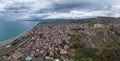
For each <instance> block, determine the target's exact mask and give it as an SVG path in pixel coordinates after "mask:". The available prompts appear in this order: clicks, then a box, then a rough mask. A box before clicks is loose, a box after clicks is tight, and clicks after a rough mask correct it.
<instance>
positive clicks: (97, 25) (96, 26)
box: [94, 24, 105, 28]
mask: <svg viewBox="0 0 120 61" xmlns="http://www.w3.org/2000/svg"><path fill="white" fill-rule="evenodd" d="M94 27H95V28H104V27H105V26H104V24H94Z"/></svg>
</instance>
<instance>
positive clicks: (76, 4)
mask: <svg viewBox="0 0 120 61" xmlns="http://www.w3.org/2000/svg"><path fill="white" fill-rule="evenodd" d="M97 16H109V17H119V16H120V0H0V21H1V20H8V21H14V20H29V19H36V18H38V19H76V18H90V17H97Z"/></svg>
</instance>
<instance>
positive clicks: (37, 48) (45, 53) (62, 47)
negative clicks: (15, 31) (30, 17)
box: [3, 24, 104, 61]
mask: <svg viewBox="0 0 120 61" xmlns="http://www.w3.org/2000/svg"><path fill="white" fill-rule="evenodd" d="M87 27H88V25H85V24H84V25H79V24H38V25H37V26H35V27H34V28H33V29H32V30H31V32H30V34H31V35H32V37H31V38H29V39H27V42H26V43H25V44H23V45H22V46H21V47H19V48H18V49H16V50H15V51H13V52H11V53H10V54H9V55H8V57H7V59H6V57H4V56H3V60H8V61H74V60H73V59H72V58H71V57H74V56H76V53H75V49H72V48H70V45H71V43H70V42H69V40H70V38H71V37H70V36H68V34H77V32H74V31H71V30H72V29H74V28H87ZM94 27H98V28H102V27H104V26H103V25H102V24H95V25H94ZM83 31H84V30H83V29H82V30H81V32H83ZM84 32H85V31H84ZM86 33H87V31H86Z"/></svg>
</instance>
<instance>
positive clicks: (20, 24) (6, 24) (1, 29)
mask: <svg viewBox="0 0 120 61" xmlns="http://www.w3.org/2000/svg"><path fill="white" fill-rule="evenodd" d="M38 23H39V21H0V42H3V41H6V40H9V39H11V38H15V37H16V36H18V35H20V34H22V33H23V32H26V31H28V30H30V29H32V28H33V27H34V26H35V25H37V24H38Z"/></svg>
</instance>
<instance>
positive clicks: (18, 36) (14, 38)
mask: <svg viewBox="0 0 120 61" xmlns="http://www.w3.org/2000/svg"><path fill="white" fill-rule="evenodd" d="M39 23H40V22H38V23H37V24H35V25H33V26H32V27H31V28H29V29H28V30H26V31H24V32H22V33H20V34H19V35H17V36H16V37H13V38H10V39H8V40H4V41H2V42H0V47H3V46H6V45H8V44H9V43H11V42H13V41H14V40H16V39H18V38H20V37H22V36H26V35H27V34H28V33H29V31H31V30H32V29H33V28H34V27H35V26H36V25H38V24H39Z"/></svg>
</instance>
